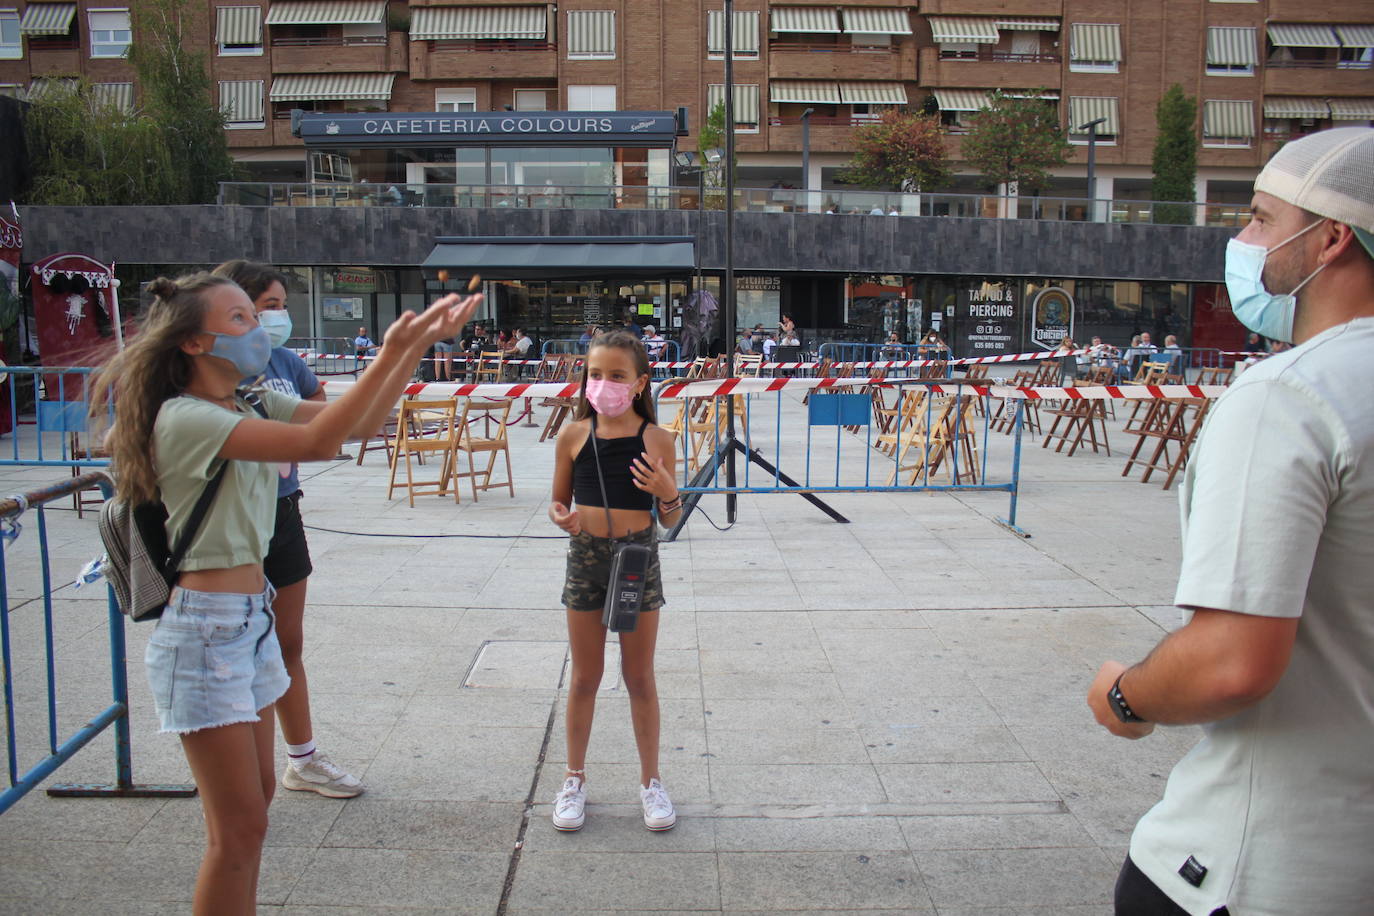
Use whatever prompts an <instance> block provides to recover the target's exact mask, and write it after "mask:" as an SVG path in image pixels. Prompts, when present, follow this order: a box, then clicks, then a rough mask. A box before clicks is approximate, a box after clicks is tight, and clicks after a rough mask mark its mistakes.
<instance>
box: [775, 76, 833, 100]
mask: <svg viewBox="0 0 1374 916" xmlns="http://www.w3.org/2000/svg"><path fill="white" fill-rule="evenodd" d="M768 101H770V102H789V103H799V104H805V105H838V104H840V87H839V86H837V85H835V83H833V82H831V81H829V80H772V81H770V82H769V83H768Z"/></svg>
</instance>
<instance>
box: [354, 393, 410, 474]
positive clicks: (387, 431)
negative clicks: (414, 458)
mask: <svg viewBox="0 0 1374 916" xmlns="http://www.w3.org/2000/svg"><path fill="white" fill-rule="evenodd" d="M404 400H405V398H402V399H401V401H402V402H403V401H404ZM399 420H400V403H399V402H398V404H397V406H396V407H394V408H392V411H391V413H390V414H388V415H387V418H386V419H385V420H383V421H382V428H381V429H379V430H378V431H377V432H375V433H372V434H371V435H368V436H363V438H362V440H361V441H360V442H359V443H358V460H357V461H356V462H355V464H357V465H358V466H359V467H362V463H363V458H364V457H365V456H366V455H367V453H368V452H375V451H384V452H386V463H387V464H388V465H389V464H391V462H392V458H393V457H394V455H395V446H396V435H397V432H396V431H397V429H398V426H397V424H398V422H399ZM416 431H417V432H418V431H419V427H418V426H417V427H416ZM377 440H380V442H379V443H378V444H376V445H374V444H372V443H374V442H376V441H377ZM421 458H422V459H423V456H421ZM420 463H421V464H424V461H423V460H421V461H420Z"/></svg>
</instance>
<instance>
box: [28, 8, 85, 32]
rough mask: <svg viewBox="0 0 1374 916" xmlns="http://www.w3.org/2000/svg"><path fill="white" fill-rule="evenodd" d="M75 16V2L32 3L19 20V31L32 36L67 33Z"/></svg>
mask: <svg viewBox="0 0 1374 916" xmlns="http://www.w3.org/2000/svg"><path fill="white" fill-rule="evenodd" d="M75 17H76V4H75V3H30V4H29V5H28V6H27V7H25V8H24V18H22V19H20V20H19V31H20V32H22V33H23V34H25V35H30V36H32V35H66V34H67V33H68V32H70V31H71V29H72V19H73V18H75Z"/></svg>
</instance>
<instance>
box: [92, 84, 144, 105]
mask: <svg viewBox="0 0 1374 916" xmlns="http://www.w3.org/2000/svg"><path fill="white" fill-rule="evenodd" d="M91 94H92V96H93V97H94V98H95V101H96V104H98V105H105V106H109V107H110V108H118V109H119V110H120V111H133V110H134V84H133V83H96V84H94V85H93V86H91Z"/></svg>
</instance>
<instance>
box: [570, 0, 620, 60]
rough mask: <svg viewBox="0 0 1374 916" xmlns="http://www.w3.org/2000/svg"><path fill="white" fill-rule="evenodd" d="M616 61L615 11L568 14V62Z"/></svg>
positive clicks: (579, 11)
mask: <svg viewBox="0 0 1374 916" xmlns="http://www.w3.org/2000/svg"><path fill="white" fill-rule="evenodd" d="M614 59H615V11H614V10H573V11H571V12H569V13H568V60H614Z"/></svg>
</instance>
